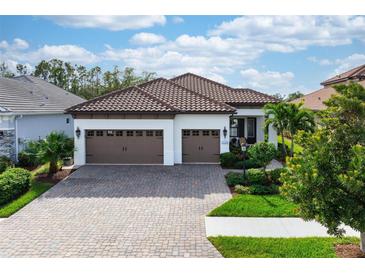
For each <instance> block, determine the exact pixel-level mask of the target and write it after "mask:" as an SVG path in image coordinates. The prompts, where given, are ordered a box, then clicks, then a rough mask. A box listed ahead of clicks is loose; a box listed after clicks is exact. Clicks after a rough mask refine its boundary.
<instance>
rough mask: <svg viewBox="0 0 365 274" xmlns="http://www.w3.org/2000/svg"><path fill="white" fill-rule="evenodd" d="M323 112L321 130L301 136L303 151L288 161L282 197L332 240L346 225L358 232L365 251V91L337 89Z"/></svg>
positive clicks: (353, 86) (356, 86) (347, 87)
mask: <svg viewBox="0 0 365 274" xmlns="http://www.w3.org/2000/svg"><path fill="white" fill-rule="evenodd" d="M336 90H337V92H338V93H339V95H336V96H333V97H331V99H329V100H328V101H327V102H326V103H325V104H326V105H327V106H328V109H327V110H326V111H325V112H324V113H322V115H321V116H322V119H321V122H320V123H321V127H320V128H319V129H318V130H317V131H316V132H315V133H314V134H312V135H309V134H307V133H301V134H300V135H299V136H298V140H299V142H300V144H301V145H302V146H303V148H304V149H303V152H302V153H301V154H300V155H295V156H294V157H293V158H291V159H289V161H288V167H287V169H286V171H285V172H283V173H282V176H281V181H282V182H283V183H284V184H283V186H282V189H281V190H282V193H283V194H284V195H286V196H287V197H288V198H289V199H291V200H292V201H294V202H295V203H297V204H298V205H299V210H300V213H301V215H302V216H303V218H304V219H307V220H311V219H315V220H317V221H318V222H320V223H321V224H322V225H324V226H326V227H327V228H328V232H329V233H330V234H333V235H342V234H343V232H344V231H343V230H342V229H341V228H340V226H341V225H342V224H345V225H349V226H351V227H352V228H354V229H356V230H358V231H360V233H361V234H360V235H361V239H362V241H361V242H362V244H361V249H362V251H364V252H365V233H364V232H365V175H364V174H365V88H363V87H362V86H361V85H359V84H349V85H340V86H336Z"/></svg>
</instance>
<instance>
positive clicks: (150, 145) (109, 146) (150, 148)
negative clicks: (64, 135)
mask: <svg viewBox="0 0 365 274" xmlns="http://www.w3.org/2000/svg"><path fill="white" fill-rule="evenodd" d="M85 134H86V163H103V164H104V163H105V164H107V163H108V164H162V163H163V131H162V130H87V131H86V133H85Z"/></svg>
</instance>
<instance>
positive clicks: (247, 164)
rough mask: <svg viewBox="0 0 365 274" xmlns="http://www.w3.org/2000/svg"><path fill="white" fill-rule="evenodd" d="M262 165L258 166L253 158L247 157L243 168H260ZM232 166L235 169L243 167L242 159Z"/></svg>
mask: <svg viewBox="0 0 365 274" xmlns="http://www.w3.org/2000/svg"><path fill="white" fill-rule="evenodd" d="M260 167H262V166H260V165H259V164H258V163H256V162H255V160H253V159H247V160H245V168H246V169H250V168H260ZM233 168H235V169H243V161H238V162H236V163H235V164H234V166H233Z"/></svg>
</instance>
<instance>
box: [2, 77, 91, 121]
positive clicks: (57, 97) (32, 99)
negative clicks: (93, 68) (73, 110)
mask: <svg viewBox="0 0 365 274" xmlns="http://www.w3.org/2000/svg"><path fill="white" fill-rule="evenodd" d="M84 101H85V100H84V99H82V98H80V97H78V96H76V95H74V94H72V93H70V92H67V91H65V90H63V89H61V88H59V87H57V86H55V85H53V84H50V83H48V82H46V81H44V80H42V79H39V78H37V77H32V76H20V77H15V78H3V77H0V113H4V112H11V113H19V114H38V113H63V112H64V110H65V109H66V108H68V107H70V106H72V105H75V104H78V103H81V102H84Z"/></svg>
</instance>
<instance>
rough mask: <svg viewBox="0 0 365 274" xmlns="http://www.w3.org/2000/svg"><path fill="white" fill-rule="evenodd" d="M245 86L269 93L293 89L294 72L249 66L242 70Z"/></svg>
mask: <svg viewBox="0 0 365 274" xmlns="http://www.w3.org/2000/svg"><path fill="white" fill-rule="evenodd" d="M240 75H241V76H242V78H243V83H244V86H245V87H250V88H253V89H258V90H262V91H266V92H269V93H275V92H285V93H287V92H288V91H290V90H292V81H293V79H294V73H292V72H290V71H288V72H278V71H263V72H260V71H258V70H256V69H253V68H249V69H245V70H241V71H240Z"/></svg>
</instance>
